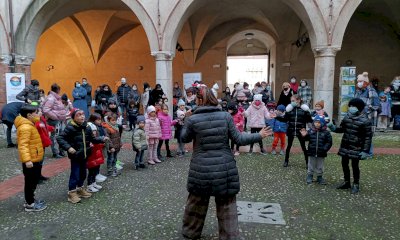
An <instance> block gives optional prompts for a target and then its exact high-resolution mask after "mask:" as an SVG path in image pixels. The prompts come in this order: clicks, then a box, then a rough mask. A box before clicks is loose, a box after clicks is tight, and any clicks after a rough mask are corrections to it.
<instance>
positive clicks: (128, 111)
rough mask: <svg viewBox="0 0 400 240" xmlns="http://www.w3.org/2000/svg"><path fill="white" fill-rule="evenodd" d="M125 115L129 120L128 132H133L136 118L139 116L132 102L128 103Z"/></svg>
mask: <svg viewBox="0 0 400 240" xmlns="http://www.w3.org/2000/svg"><path fill="white" fill-rule="evenodd" d="M126 114H127V115H128V120H129V132H130V131H132V130H134V129H135V127H136V118H137V116H138V114H139V109H138V108H137V105H136V104H135V101H134V100H131V101H129V105H128V108H127V109H126Z"/></svg>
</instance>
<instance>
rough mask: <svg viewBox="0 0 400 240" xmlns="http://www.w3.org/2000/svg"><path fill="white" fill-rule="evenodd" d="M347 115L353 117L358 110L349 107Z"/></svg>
mask: <svg viewBox="0 0 400 240" xmlns="http://www.w3.org/2000/svg"><path fill="white" fill-rule="evenodd" d="M349 113H351V114H353V115H355V114H356V113H358V108H356V107H349Z"/></svg>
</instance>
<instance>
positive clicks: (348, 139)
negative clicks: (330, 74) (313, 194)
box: [328, 98, 373, 193]
mask: <svg viewBox="0 0 400 240" xmlns="http://www.w3.org/2000/svg"><path fill="white" fill-rule="evenodd" d="M364 108H365V103H364V102H363V100H361V99H359V98H353V99H352V100H350V102H349V112H348V114H347V115H346V116H345V117H344V118H343V120H342V122H341V124H340V127H335V126H334V125H333V124H329V125H328V126H329V127H330V129H331V130H332V131H334V132H337V133H344V134H343V137H342V142H341V144H340V149H339V153H338V155H340V156H342V169H343V175H344V182H343V183H342V184H340V185H339V186H338V187H337V189H349V188H351V193H358V192H359V191H360V185H359V181H360V168H359V161H360V160H364V159H366V158H367V157H368V155H369V154H368V153H369V149H370V147H371V142H372V135H373V133H372V123H371V120H370V119H369V118H368V116H367V115H366V114H365V113H363V110H364ZM350 160H351V166H352V168H353V180H354V183H353V187H351V185H350V168H349V162H350Z"/></svg>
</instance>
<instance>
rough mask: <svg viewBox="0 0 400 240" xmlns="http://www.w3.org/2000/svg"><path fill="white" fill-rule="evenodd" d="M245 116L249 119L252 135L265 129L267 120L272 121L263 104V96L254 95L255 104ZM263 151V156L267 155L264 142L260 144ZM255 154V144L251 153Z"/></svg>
mask: <svg viewBox="0 0 400 240" xmlns="http://www.w3.org/2000/svg"><path fill="white" fill-rule="evenodd" d="M244 116H245V117H246V118H247V126H249V127H250V129H251V133H257V132H259V131H260V130H261V129H262V128H263V127H265V120H266V119H267V120H269V119H271V117H270V115H269V111H268V109H267V108H266V107H265V104H264V103H263V102H262V95H261V94H256V95H254V99H253V102H252V103H251V105H250V106H249V108H248V109H247V110H246V111H245V112H244ZM258 144H259V145H260V149H261V154H267V151H266V150H265V149H264V148H263V143H262V141H260V142H258ZM252 152H253V144H250V151H249V153H252Z"/></svg>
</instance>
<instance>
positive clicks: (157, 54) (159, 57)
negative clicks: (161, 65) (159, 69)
mask: <svg viewBox="0 0 400 240" xmlns="http://www.w3.org/2000/svg"><path fill="white" fill-rule="evenodd" d="M151 56H153V57H154V58H155V59H156V61H172V59H173V58H174V57H175V52H171V51H154V52H151Z"/></svg>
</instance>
